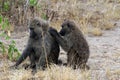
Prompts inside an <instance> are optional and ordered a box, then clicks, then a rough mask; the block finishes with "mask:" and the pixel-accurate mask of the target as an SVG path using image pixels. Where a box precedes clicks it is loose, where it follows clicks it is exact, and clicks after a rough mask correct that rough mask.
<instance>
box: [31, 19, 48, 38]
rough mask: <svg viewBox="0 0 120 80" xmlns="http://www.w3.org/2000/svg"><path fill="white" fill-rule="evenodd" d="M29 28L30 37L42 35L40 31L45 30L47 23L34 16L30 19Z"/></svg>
mask: <svg viewBox="0 0 120 80" xmlns="http://www.w3.org/2000/svg"><path fill="white" fill-rule="evenodd" d="M29 29H30V37H31V38H35V37H39V36H42V32H43V33H44V32H47V29H48V23H47V22H45V21H43V20H40V19H37V18H35V19H33V20H31V22H30V25H29Z"/></svg>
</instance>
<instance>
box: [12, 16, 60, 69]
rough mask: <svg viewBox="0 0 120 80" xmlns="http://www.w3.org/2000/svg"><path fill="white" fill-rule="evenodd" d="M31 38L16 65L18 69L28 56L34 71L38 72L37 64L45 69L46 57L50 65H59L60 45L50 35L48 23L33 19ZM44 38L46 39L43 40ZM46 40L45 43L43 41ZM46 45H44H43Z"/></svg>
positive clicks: (30, 26)
mask: <svg viewBox="0 0 120 80" xmlns="http://www.w3.org/2000/svg"><path fill="white" fill-rule="evenodd" d="M29 29H30V36H29V39H28V42H27V46H26V48H25V49H24V51H23V53H22V55H21V56H20V58H19V59H18V61H17V62H16V64H15V65H14V67H18V65H19V64H21V63H22V62H23V61H24V60H25V59H26V58H27V56H29V58H30V62H31V63H30V67H31V68H32V69H33V70H36V66H37V65H36V64H39V66H40V67H42V68H43V67H44V66H45V64H46V61H45V57H46V56H47V60H48V63H51V62H52V63H55V64H57V63H58V57H59V51H60V49H59V44H58V43H57V41H56V40H55V39H54V38H53V37H52V36H51V35H50V33H49V32H51V31H50V30H49V25H48V23H47V22H46V21H44V20H40V19H37V18H35V19H33V20H31V21H30V25H29ZM43 37H44V39H43ZM43 40H44V41H43ZM43 43H44V45H43ZM43 46H44V47H45V49H46V56H45V53H44V51H43V50H44V49H43Z"/></svg>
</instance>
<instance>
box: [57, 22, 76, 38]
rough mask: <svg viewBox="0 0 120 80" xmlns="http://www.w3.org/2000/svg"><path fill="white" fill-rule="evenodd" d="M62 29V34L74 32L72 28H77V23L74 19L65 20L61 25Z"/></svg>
mask: <svg viewBox="0 0 120 80" xmlns="http://www.w3.org/2000/svg"><path fill="white" fill-rule="evenodd" d="M61 27H62V29H61V30H60V32H59V33H60V34H61V35H62V36H64V35H67V34H69V33H70V32H72V30H74V29H75V23H74V22H73V21H70V20H65V21H64V22H63V23H62V25H61Z"/></svg>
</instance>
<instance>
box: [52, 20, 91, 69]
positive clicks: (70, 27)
mask: <svg viewBox="0 0 120 80" xmlns="http://www.w3.org/2000/svg"><path fill="white" fill-rule="evenodd" d="M50 33H51V35H52V36H53V37H54V38H55V39H56V41H57V42H58V43H59V44H60V46H61V47H62V48H63V49H64V50H65V51H66V52H67V58H68V59H67V65H68V66H72V67H73V68H74V69H75V68H78V67H80V68H82V69H89V67H88V66H87V65H86V63H87V61H88V58H89V53H90V52H89V46H88V43H87V41H86V39H85V38H84V36H83V34H82V32H81V31H80V30H79V29H78V28H77V26H76V25H75V23H74V22H73V21H70V20H65V21H64V22H63V23H62V29H61V31H60V32H59V33H58V32H57V31H56V30H55V29H51V32H50Z"/></svg>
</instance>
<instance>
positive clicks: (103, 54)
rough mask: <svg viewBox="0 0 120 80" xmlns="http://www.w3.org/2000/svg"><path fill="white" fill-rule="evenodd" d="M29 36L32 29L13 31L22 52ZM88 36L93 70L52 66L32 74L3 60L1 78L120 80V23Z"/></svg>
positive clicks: (1, 62)
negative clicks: (11, 68)
mask: <svg viewBox="0 0 120 80" xmlns="http://www.w3.org/2000/svg"><path fill="white" fill-rule="evenodd" d="M28 36H29V34H28V31H26V32H18V33H13V34H12V39H14V40H15V41H16V46H17V48H18V49H19V50H20V52H22V51H23V49H24V47H25V45H26V42H27V38H28ZM86 39H87V41H88V43H89V46H90V58H89V60H88V65H89V66H90V70H89V71H86V72H85V73H84V72H82V71H81V70H72V69H71V68H68V67H64V66H53V68H52V69H48V70H46V71H38V73H37V74H36V75H34V76H32V75H31V71H30V70H24V69H23V68H20V69H19V70H14V69H13V70H10V69H7V67H8V66H10V65H12V64H13V62H10V61H8V60H6V59H0V80H57V79H58V80H120V22H118V24H117V27H116V28H114V29H112V30H107V31H103V35H102V36H99V37H96V36H90V35H86ZM1 40H4V39H1ZM4 42H6V41H4ZM6 43H9V41H7V42H6ZM61 53H62V54H60V58H61V59H63V60H64V61H65V60H66V56H65V55H66V54H65V53H64V52H63V51H62V50H61Z"/></svg>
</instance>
